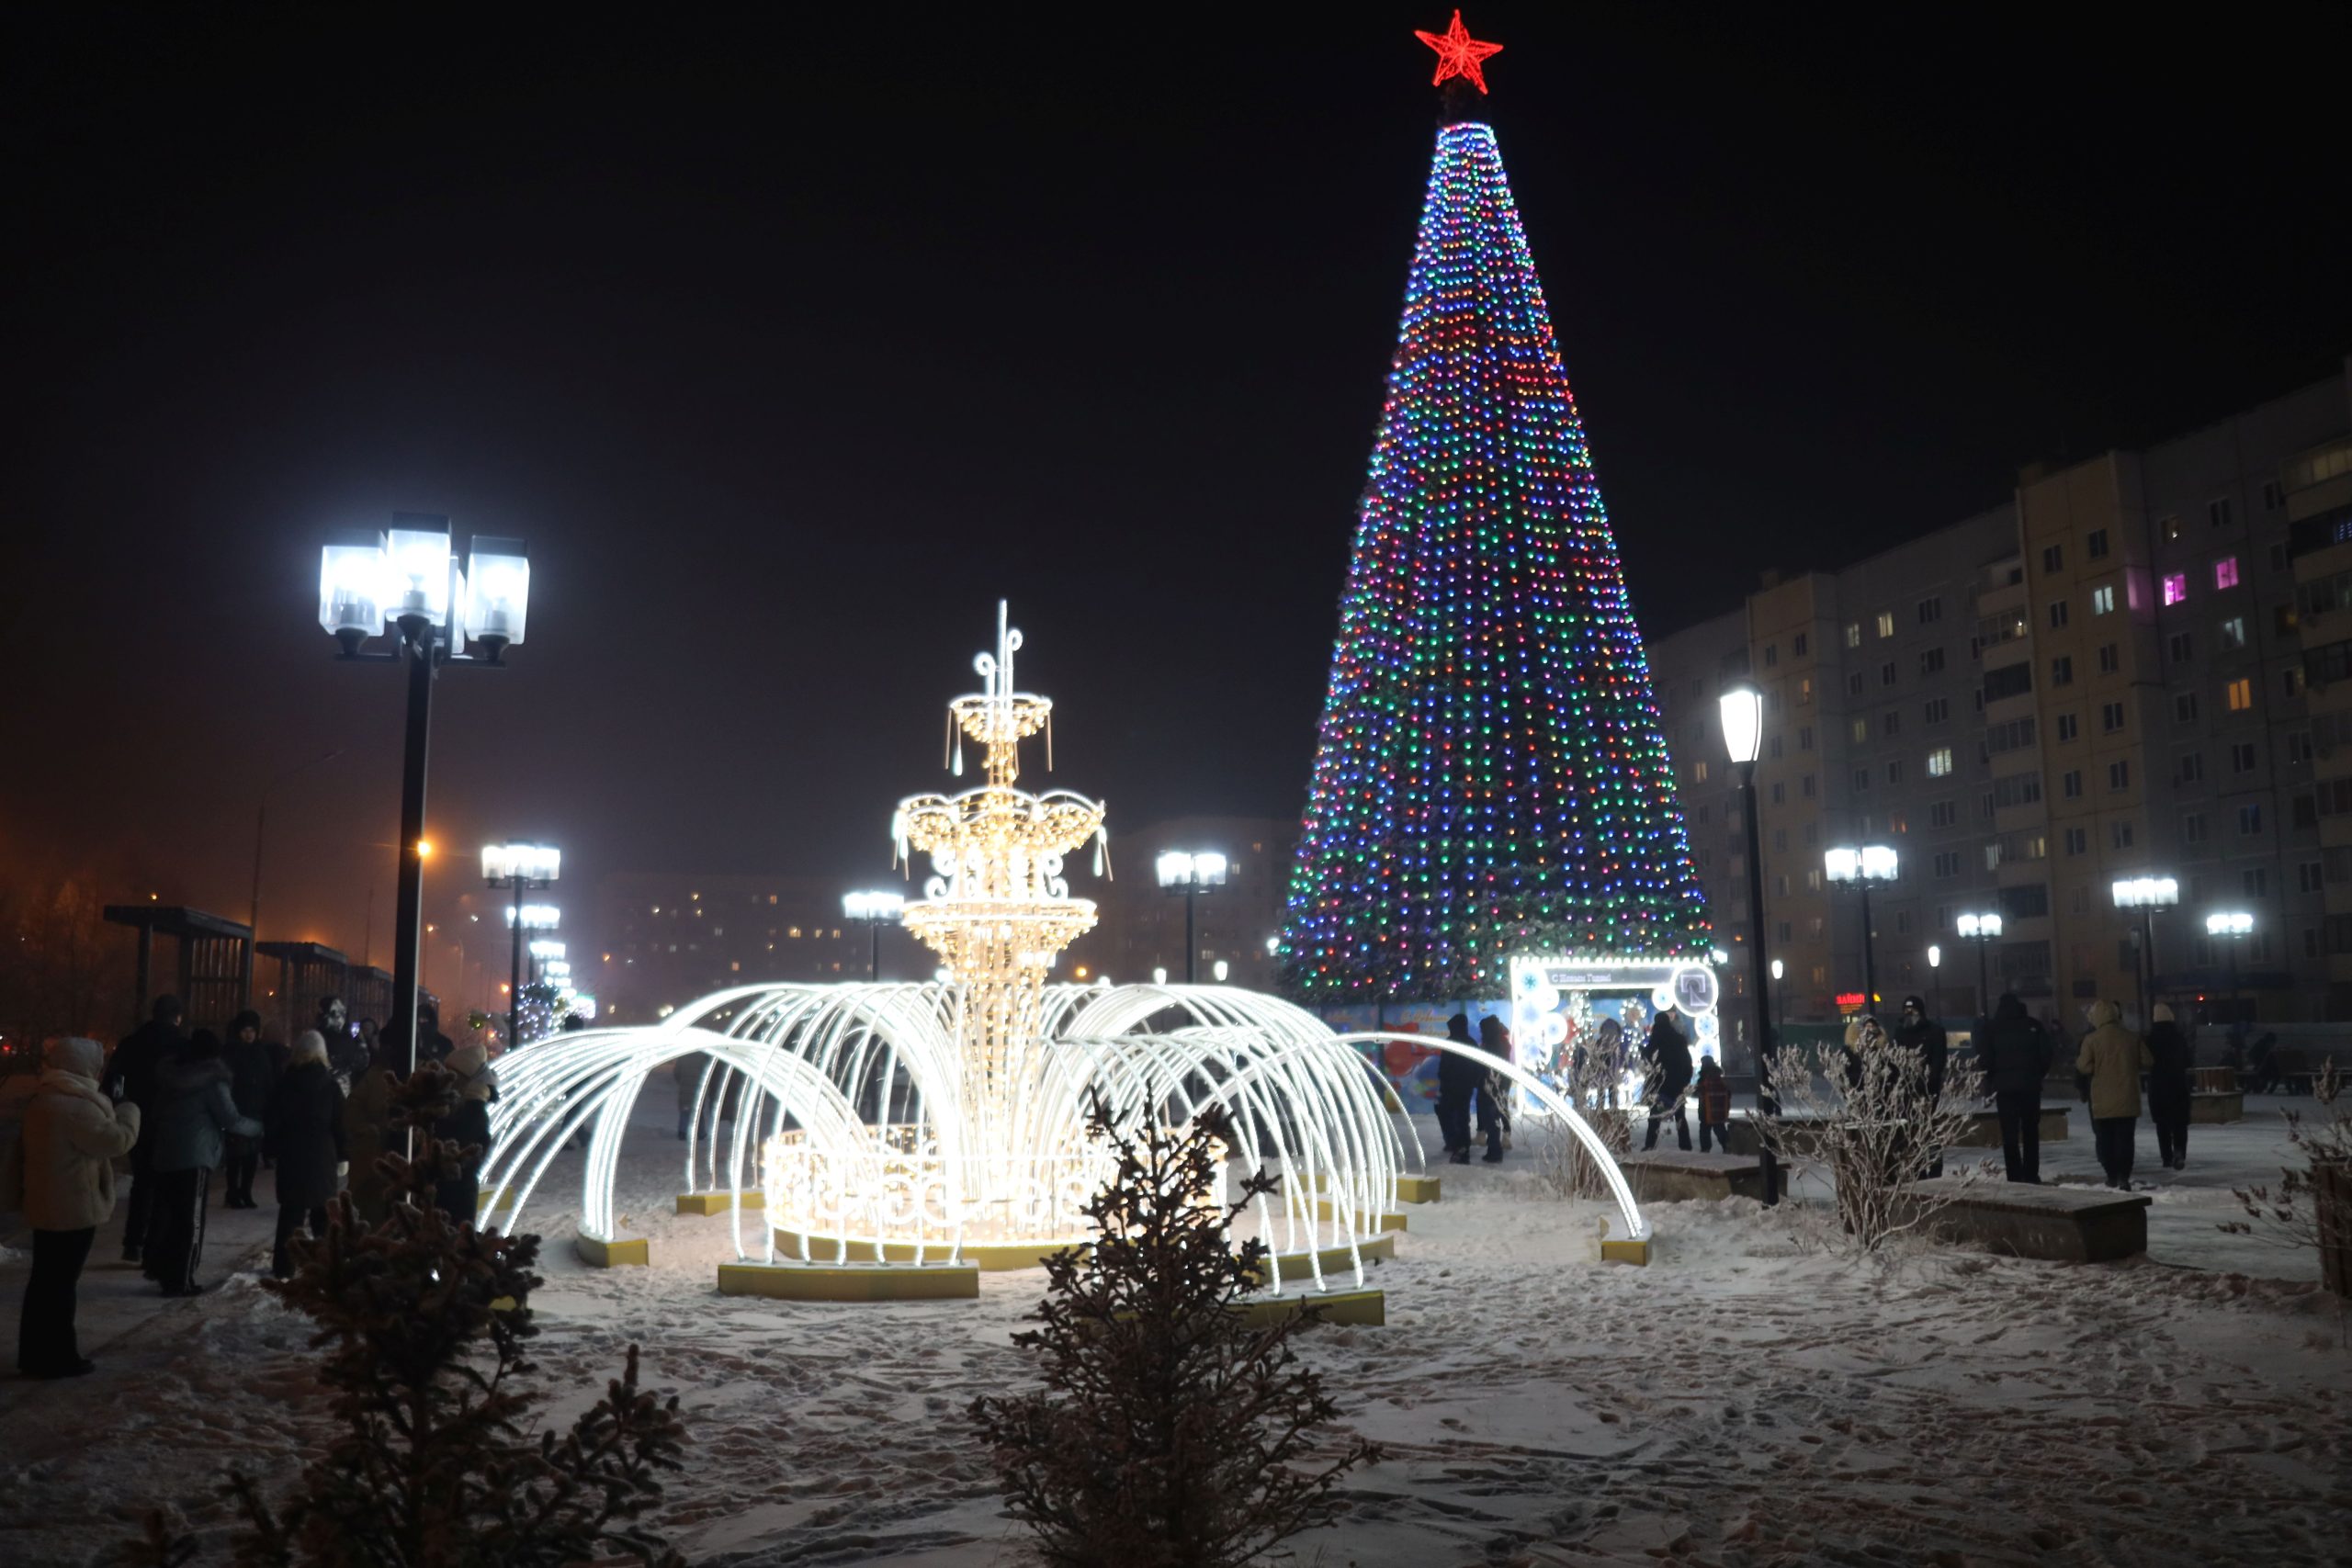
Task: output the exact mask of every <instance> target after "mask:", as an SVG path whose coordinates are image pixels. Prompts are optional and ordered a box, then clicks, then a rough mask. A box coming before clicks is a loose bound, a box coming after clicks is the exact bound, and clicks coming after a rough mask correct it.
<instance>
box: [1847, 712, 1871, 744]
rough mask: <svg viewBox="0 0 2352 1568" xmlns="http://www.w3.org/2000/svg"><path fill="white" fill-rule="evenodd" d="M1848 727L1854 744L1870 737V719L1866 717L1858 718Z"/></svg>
mask: <svg viewBox="0 0 2352 1568" xmlns="http://www.w3.org/2000/svg"><path fill="white" fill-rule="evenodd" d="M1849 728H1850V729H1851V730H1852V731H1853V736H1854V744H1855V745H1857V746H1859V745H1860V744H1861V743H1862V742H1863V741H1865V740H1868V739H1870V738H1871V721H1870V720H1869V719H1867V718H1858V719H1856V720H1854V722H1853V723H1852V725H1850V726H1849Z"/></svg>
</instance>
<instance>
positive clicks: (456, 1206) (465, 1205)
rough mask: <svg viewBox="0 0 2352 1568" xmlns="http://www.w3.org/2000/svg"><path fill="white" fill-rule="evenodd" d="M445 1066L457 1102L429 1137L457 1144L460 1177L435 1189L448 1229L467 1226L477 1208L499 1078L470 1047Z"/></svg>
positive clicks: (457, 1052) (479, 1052)
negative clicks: (454, 1080)
mask: <svg viewBox="0 0 2352 1568" xmlns="http://www.w3.org/2000/svg"><path fill="white" fill-rule="evenodd" d="M443 1066H446V1067H447V1069H448V1071H449V1076H450V1077H453V1078H455V1079H456V1080H457V1083H456V1086H455V1087H456V1089H457V1091H458V1103H457V1107H456V1109H454V1110H452V1111H450V1112H449V1114H448V1115H447V1116H444V1117H443V1118H441V1120H440V1121H438V1122H435V1123H434V1125H433V1135H434V1136H435V1137H436V1138H447V1139H448V1140H449V1142H451V1143H453V1144H455V1145H458V1174H457V1175H455V1176H453V1177H451V1178H450V1179H448V1180H447V1181H444V1182H442V1183H441V1184H440V1185H439V1188H438V1190H436V1191H435V1194H434V1202H435V1205H436V1206H438V1207H439V1209H440V1210H441V1212H442V1213H445V1214H447V1215H448V1216H449V1223H450V1224H457V1225H469V1224H473V1223H474V1220H475V1215H476V1212H477V1211H478V1210H479V1209H480V1208H481V1162H482V1156H484V1155H486V1154H487V1153H488V1152H489V1150H490V1102H491V1101H492V1100H496V1099H497V1098H498V1075H497V1074H496V1073H494V1072H492V1070H491V1066H490V1055H489V1053H488V1052H486V1051H484V1050H483V1049H482V1047H481V1045H480V1044H479V1043H471V1042H469V1043H466V1044H464V1045H460V1046H458V1048H457V1049H456V1050H454V1051H452V1052H450V1053H449V1059H448V1060H447V1062H446V1063H444V1064H443Z"/></svg>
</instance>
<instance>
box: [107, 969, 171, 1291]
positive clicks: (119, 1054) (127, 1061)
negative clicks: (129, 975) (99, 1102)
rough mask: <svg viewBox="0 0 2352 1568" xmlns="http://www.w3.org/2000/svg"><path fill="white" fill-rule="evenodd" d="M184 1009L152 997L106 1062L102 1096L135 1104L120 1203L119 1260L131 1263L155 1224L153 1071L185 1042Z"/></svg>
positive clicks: (141, 1251) (140, 1256)
mask: <svg viewBox="0 0 2352 1568" xmlns="http://www.w3.org/2000/svg"><path fill="white" fill-rule="evenodd" d="M186 1026H187V1010H186V1009H184V1008H182V1007H181V1006H180V999H179V998H177V997H157V998H155V1005H154V1006H153V1008H151V1009H149V1010H148V1018H147V1021H146V1022H145V1023H142V1024H141V1025H140V1026H139V1027H138V1028H137V1029H136V1030H134V1031H132V1032H131V1033H130V1035H128V1036H126V1037H125V1038H124V1040H123V1042H122V1043H120V1044H119V1045H117V1046H116V1047H115V1048H114V1055H113V1056H112V1058H110V1059H109V1060H108V1061H107V1077H106V1084H105V1088H106V1092H107V1099H109V1100H113V1101H114V1102H115V1103H117V1104H118V1105H119V1104H121V1103H122V1102H123V1101H125V1100H129V1101H130V1103H131V1104H133V1105H135V1106H137V1107H139V1116H140V1123H139V1141H138V1142H137V1143H135V1144H133V1145H130V1197H128V1198H127V1199H125V1200H124V1201H123V1205H122V1210H123V1213H122V1260H123V1261H124V1262H125V1263H137V1262H140V1261H141V1260H142V1259H143V1258H145V1256H146V1247H147V1233H148V1232H149V1231H150V1230H152V1229H153V1227H154V1223H155V1168H154V1165H153V1158H152V1156H153V1154H154V1149H155V1142H154V1138H155V1111H156V1107H157V1106H158V1105H159V1104H160V1103H161V1096H160V1094H159V1092H158V1090H157V1088H156V1082H155V1075H156V1073H157V1071H158V1070H159V1069H161V1068H162V1066H163V1065H164V1063H165V1062H168V1061H170V1060H172V1059H173V1058H174V1057H175V1056H177V1055H179V1054H180V1052H181V1051H182V1050H183V1049H185V1048H186V1046H187V1035H186V1034H185V1033H184V1032H182V1031H183V1030H184V1029H185V1028H186Z"/></svg>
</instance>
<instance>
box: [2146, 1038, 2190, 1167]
mask: <svg viewBox="0 0 2352 1568" xmlns="http://www.w3.org/2000/svg"><path fill="white" fill-rule="evenodd" d="M2195 1059H2196V1052H2195V1050H2194V1048H2192V1047H2191V1046H2190V1045H2189V1043H2188V1035H2186V1034H2184V1033H2182V1032H2181V1029H2180V1025H2179V1024H2177V1023H2176V1022H2174V1021H2173V1016H2172V1009H2170V1008H2168V1007H2166V1006H2165V1005H2164V1003H2162V1002H2158V1003H2157V1004H2156V1011H2155V1021H2154V1023H2152V1024H2150V1025H2149V1026H2148V1060H2149V1061H2150V1062H2152V1063H2154V1066H2151V1067H2150V1068H2149V1069H2148V1116H2149V1119H2150V1120H2152V1121H2154V1122H2155V1124H2156V1154H2157V1156H2159V1157H2161V1158H2162V1159H2163V1160H2164V1162H2165V1169H2167V1170H2186V1169H2188V1096H2189V1089H2188V1074H2189V1069H2190V1068H2191V1067H2192V1066H2194V1065H2195Z"/></svg>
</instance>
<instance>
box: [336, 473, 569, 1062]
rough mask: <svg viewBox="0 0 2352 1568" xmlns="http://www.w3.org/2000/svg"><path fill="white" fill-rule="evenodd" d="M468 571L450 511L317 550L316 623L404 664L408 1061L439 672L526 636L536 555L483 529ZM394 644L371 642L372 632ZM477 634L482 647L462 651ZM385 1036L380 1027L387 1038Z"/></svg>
mask: <svg viewBox="0 0 2352 1568" xmlns="http://www.w3.org/2000/svg"><path fill="white" fill-rule="evenodd" d="M465 560H466V565H465V567H464V568H463V569H462V570H460V568H459V567H458V554H457V551H456V550H455V549H454V548H452V547H451V544H450V537H449V520H448V519H447V517H442V516H436V515H432V514H428V513H415V512H400V513H393V514H392V525H391V527H390V529H388V530H376V529H345V530H340V531H337V532H336V533H335V534H334V535H333V536H331V537H330V538H329V539H328V540H327V542H326V544H325V545H324V546H323V547H322V549H321V551H320V556H319V625H320V626H322V627H324V628H325V629H326V631H327V632H328V634H329V635H331V636H332V637H334V639H335V641H336V642H337V643H338V644H340V645H341V647H342V649H343V653H342V657H343V658H345V659H348V660H388V661H391V662H395V663H405V664H406V665H407V667H408V725H407V730H406V735H405V739H403V742H402V746H401V840H400V857H401V858H400V893H399V898H398V901H397V908H396V911H395V913H394V916H393V931H392V998H391V1017H390V1018H389V1019H387V1020H386V1021H385V1023H386V1034H387V1035H389V1038H388V1039H385V1040H384V1045H385V1048H386V1049H387V1050H388V1052H389V1053H390V1056H391V1058H392V1060H393V1062H394V1063H395V1065H396V1066H398V1068H399V1069H400V1070H401V1072H404V1073H405V1072H410V1071H413V1070H414V1068H415V1066H416V991H417V976H418V973H419V970H420V969H421V967H422V962H421V961H422V956H423V953H422V949H423V944H424V857H425V855H426V853H427V851H426V849H425V847H424V774H425V761H426V757H427V754H428V752H429V751H430V750H431V744H432V728H433V680H434V677H435V674H437V673H438V672H439V671H440V669H441V667H442V666H443V665H445V664H482V665H494V664H499V663H503V661H504V659H505V654H506V650H507V649H509V648H516V647H520V646H521V645H522V642H523V627H524V619H525V615H526V613H527V611H528V609H529V607H530V598H531V563H530V556H529V552H528V551H527V550H526V548H525V547H524V544H523V541H522V540H520V539H506V538H493V537H491V536H484V535H477V536H475V537H474V539H473V541H472V543H471V544H470V545H469V547H468V548H467V551H466V557H465ZM387 635H389V636H390V637H392V638H393V639H394V640H393V644H392V646H391V647H390V648H389V649H384V650H383V651H381V652H373V653H371V652H368V651H367V650H366V649H367V644H368V642H369V641H370V640H371V639H373V638H375V637H383V636H387ZM469 639H470V640H471V641H473V642H474V643H475V644H477V645H479V647H480V648H481V656H480V657H479V658H477V657H475V656H473V655H471V654H469V653H468V652H467V651H466V644H467V642H468V640H469ZM379 1038H382V1037H379Z"/></svg>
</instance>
